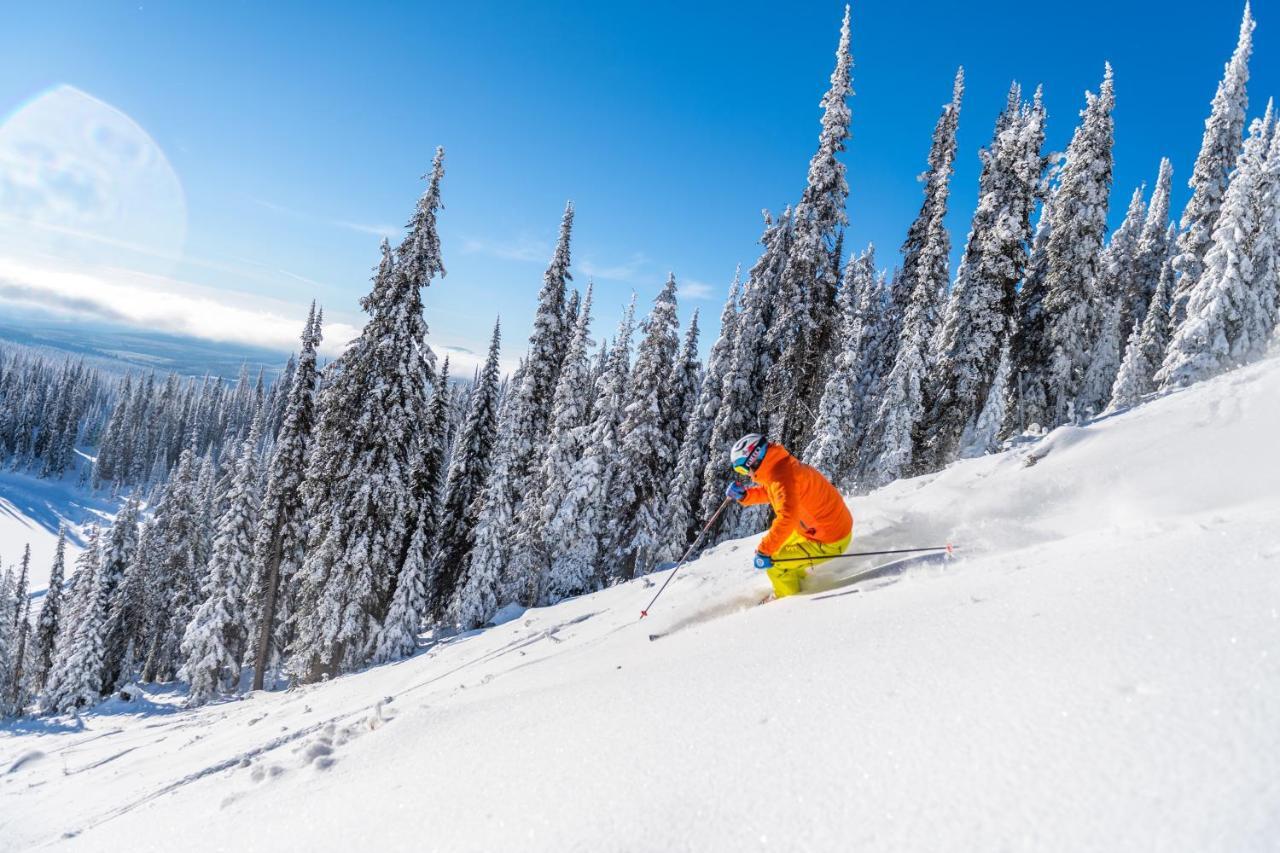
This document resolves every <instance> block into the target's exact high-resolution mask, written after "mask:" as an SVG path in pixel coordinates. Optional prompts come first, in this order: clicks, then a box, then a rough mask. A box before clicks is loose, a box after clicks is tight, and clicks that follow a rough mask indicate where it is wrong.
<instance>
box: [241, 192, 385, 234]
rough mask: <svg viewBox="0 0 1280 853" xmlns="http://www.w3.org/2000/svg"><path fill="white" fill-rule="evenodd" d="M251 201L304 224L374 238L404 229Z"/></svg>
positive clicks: (258, 199) (263, 200) (263, 201)
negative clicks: (332, 217)
mask: <svg viewBox="0 0 1280 853" xmlns="http://www.w3.org/2000/svg"><path fill="white" fill-rule="evenodd" d="M251 201H252V202H253V203H254V204H256V205H258V206H259V207H261V208H265V209H266V210H270V211H271V212H272V213H279V214H281V215H283V216H288V217H291V218H293V219H301V220H304V221H306V222H318V223H320V224H321V225H329V226H331V227H333V228H345V229H347V230H348V231H355V232H358V233H360V234H372V235H373V236H374V237H386V238H387V239H390V238H392V237H397V236H399V235H401V234H403V233H404V228H402V227H401V226H399V225H376V224H368V223H364V222H349V221H347V220H345V219H329V218H328V217H324V216H316V215H314V214H311V213H306V212H304V211H301V210H294V209H293V208H291V207H285V206H284V205H282V204H276V203H275V202H271V201H267V200H266V199H261V198H255V199H251Z"/></svg>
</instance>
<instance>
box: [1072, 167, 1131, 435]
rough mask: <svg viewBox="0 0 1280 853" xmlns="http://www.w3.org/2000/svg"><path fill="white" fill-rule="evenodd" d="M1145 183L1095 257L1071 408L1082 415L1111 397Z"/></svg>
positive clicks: (1094, 410) (1095, 410)
mask: <svg viewBox="0 0 1280 853" xmlns="http://www.w3.org/2000/svg"><path fill="white" fill-rule="evenodd" d="M1144 190H1145V186H1139V187H1138V188H1137V189H1135V190H1134V191H1133V197H1132V198H1131V200H1130V201H1129V210H1128V212H1127V213H1126V214H1125V218H1124V221H1123V222H1121V223H1120V227H1119V228H1117V229H1116V230H1115V233H1114V234H1112V235H1111V242H1110V243H1108V244H1107V247H1106V248H1105V249H1103V250H1102V255H1101V257H1099V259H1098V272H1097V275H1096V277H1095V279H1094V282H1095V283H1094V287H1093V294H1092V295H1093V306H1092V310H1091V312H1090V313H1091V315H1092V317H1091V320H1090V326H1091V337H1092V338H1093V350H1092V355H1091V356H1090V358H1089V363H1088V366H1087V367H1086V369H1085V372H1084V378H1083V379H1082V380H1081V384H1080V393H1079V395H1078V396H1077V397H1076V405H1075V411H1077V412H1079V413H1080V415H1082V416H1092V415H1096V414H1098V413H1099V412H1101V411H1102V410H1103V409H1104V408H1105V407H1106V405H1107V403H1108V401H1110V399H1111V386H1112V385H1114V384H1115V381H1116V375H1117V374H1118V373H1119V372H1120V359H1121V357H1122V356H1123V352H1122V351H1121V350H1122V347H1123V346H1124V341H1123V339H1122V338H1121V337H1120V328H1121V325H1122V323H1123V318H1122V314H1123V311H1124V303H1125V298H1126V294H1127V293H1128V291H1129V290H1130V289H1131V284H1130V283H1131V282H1132V281H1133V280H1134V278H1135V277H1136V274H1137V271H1136V269H1135V266H1134V264H1135V260H1136V256H1137V248H1138V240H1139V238H1140V237H1141V234H1142V231H1143V229H1144V227H1145V224H1146V218H1147V206H1146V203H1145V202H1144V201H1143V191H1144Z"/></svg>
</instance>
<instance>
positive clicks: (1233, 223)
mask: <svg viewBox="0 0 1280 853" xmlns="http://www.w3.org/2000/svg"><path fill="white" fill-rule="evenodd" d="M1274 130H1275V120H1274V117H1273V115H1272V114H1271V113H1270V112H1268V113H1267V115H1266V117H1265V118H1262V119H1255V120H1254V122H1253V124H1252V125H1251V126H1250V128H1249V138H1248V139H1246V140H1245V144H1244V148H1243V149H1242V150H1241V152H1240V158H1239V160H1238V161H1237V163H1236V169H1235V171H1234V172H1233V173H1232V176H1231V184H1230V185H1229V186H1228V187H1227V194H1226V197H1225V198H1224V199H1223V201H1222V209H1221V213H1220V215H1219V217H1218V224H1217V227H1216V228H1214V231H1213V246H1212V247H1211V248H1210V249H1209V252H1208V253H1207V254H1206V255H1205V257H1204V269H1203V271H1202V272H1201V274H1200V278H1199V280H1198V281H1196V283H1195V285H1194V286H1192V288H1191V289H1190V291H1189V292H1187V293H1186V303H1185V304H1186V309H1185V310H1186V316H1185V319H1184V320H1183V321H1182V323H1181V325H1176V326H1175V327H1174V333H1173V338H1172V340H1170V342H1169V348H1168V351H1167V352H1166V354H1165V359H1164V363H1163V364H1162V365H1161V367H1160V370H1159V372H1158V373H1157V374H1156V382H1157V383H1158V385H1159V387H1160V388H1161V389H1168V388H1176V387H1179V386H1183V385H1190V384H1192V383H1194V382H1199V381H1201V380H1203V379H1208V378H1209V377H1211V376H1215V375H1217V374H1219V373H1222V372H1224V371H1226V370H1229V369H1231V368H1232V367H1235V366H1236V365H1239V364H1243V363H1245V362H1247V361H1250V360H1252V359H1254V358H1257V357H1258V356H1259V355H1261V354H1262V353H1263V352H1264V351H1265V349H1266V346H1267V343H1268V340H1267V339H1268V338H1269V336H1270V329H1267V330H1266V333H1265V334H1263V332H1262V325H1263V324H1262V323H1260V322H1259V315H1260V314H1261V313H1262V312H1263V306H1262V304H1261V303H1260V302H1259V300H1258V293H1259V291H1260V290H1262V288H1260V287H1257V282H1256V281H1255V277H1254V257H1253V253H1254V249H1255V245H1256V243H1257V238H1258V235H1259V233H1260V230H1261V225H1262V223H1260V222H1259V221H1258V214H1259V210H1258V198H1259V195H1260V193H1261V191H1262V185H1263V178H1264V175H1265V174H1266V170H1267V160H1268V159H1269V158H1268V152H1269V149H1270V145H1271V137H1272V135H1273V132H1274ZM1179 257H1181V256H1179ZM1176 260H1178V258H1175V261H1176ZM1179 283H1181V279H1179ZM1268 285H1269V283H1268ZM1177 290H1178V288H1175V292H1174V308H1173V312H1175V313H1176V311H1177V307H1178V305H1177V299H1178V296H1177Z"/></svg>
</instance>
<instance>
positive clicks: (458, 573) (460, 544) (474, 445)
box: [434, 321, 502, 616]
mask: <svg viewBox="0 0 1280 853" xmlns="http://www.w3.org/2000/svg"><path fill="white" fill-rule="evenodd" d="M501 341H502V332H501V321H496V322H495V323H494V324H493V338H492V340H490V342H489V354H488V356H487V357H486V358H485V362H484V367H483V368H482V369H481V371H480V374H479V376H478V377H477V378H476V382H475V388H474V389H473V390H472V393H471V400H470V402H469V408H468V410H467V418H466V421H465V422H464V423H463V426H462V431H461V433H460V435H459V436H458V439H457V441H456V442H455V444H454V449H453V456H452V458H451V459H450V461H449V473H448V476H447V477H446V478H445V486H444V500H443V502H442V504H441V513H440V516H441V522H440V535H439V537H438V543H437V546H436V557H435V563H436V565H435V568H434V575H435V579H436V600H437V611H438V612H437V614H436V615H438V616H443V611H444V610H445V609H446V608H447V607H448V606H449V604H450V603H451V602H452V601H453V599H454V596H455V594H456V592H457V588H458V581H459V579H460V578H461V577H462V576H463V574H464V570H465V567H466V560H467V554H468V553H469V552H470V551H471V547H472V543H473V539H472V537H473V535H474V533H475V525H476V517H477V516H478V515H479V513H480V505H479V503H478V501H479V499H480V497H481V495H482V493H483V491H484V484H485V479H486V478H487V477H488V475H489V467H490V464H491V461H492V456H493V449H494V442H495V441H496V439H497V431H498V406H499V404H500V402H501V400H500V397H501V390H502V389H501V376H500V375H499V372H498V370H499V369H498V356H499V348H500V346H501Z"/></svg>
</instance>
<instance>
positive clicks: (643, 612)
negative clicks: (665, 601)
mask: <svg viewBox="0 0 1280 853" xmlns="http://www.w3.org/2000/svg"><path fill="white" fill-rule="evenodd" d="M648 615H649V611H648V610H641V611H640V618H641V619H643V618H644V617H646V616H648Z"/></svg>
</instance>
